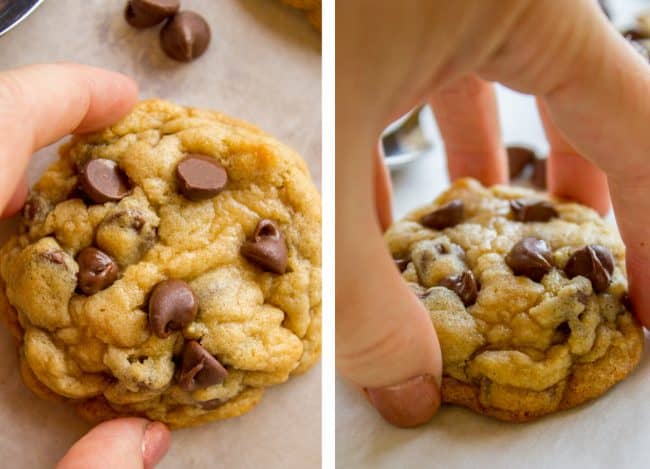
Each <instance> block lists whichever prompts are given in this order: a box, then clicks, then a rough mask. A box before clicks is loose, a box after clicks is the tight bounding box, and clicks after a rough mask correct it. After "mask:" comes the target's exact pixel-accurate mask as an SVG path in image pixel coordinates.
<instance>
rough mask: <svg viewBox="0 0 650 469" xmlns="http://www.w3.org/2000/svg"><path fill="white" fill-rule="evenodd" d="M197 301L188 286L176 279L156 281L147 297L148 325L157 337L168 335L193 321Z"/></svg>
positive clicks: (196, 309)
mask: <svg viewBox="0 0 650 469" xmlns="http://www.w3.org/2000/svg"><path fill="white" fill-rule="evenodd" d="M198 310H199V302H198V300H197V299H196V295H195V294H194V291H193V290H192V288H190V286H189V285H188V284H187V283H185V282H183V281H182V280H178V279H171V280H163V281H162V282H160V283H158V284H157V285H156V286H155V287H154V289H153V291H152V292H151V297H150V298H149V327H150V328H151V330H152V332H153V333H154V334H156V335H157V336H158V337H162V338H165V337H169V335H170V334H171V333H172V331H176V330H180V329H182V328H184V327H185V326H187V325H188V324H190V323H191V322H192V321H194V318H195V317H196V313H197V312H198Z"/></svg>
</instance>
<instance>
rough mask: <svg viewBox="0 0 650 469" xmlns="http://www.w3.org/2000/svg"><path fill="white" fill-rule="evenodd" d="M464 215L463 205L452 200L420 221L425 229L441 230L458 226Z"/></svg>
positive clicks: (460, 201) (458, 201) (459, 201)
mask: <svg viewBox="0 0 650 469" xmlns="http://www.w3.org/2000/svg"><path fill="white" fill-rule="evenodd" d="M464 213H465V204H463V201H462V200H452V201H451V202H449V203H446V204H444V205H442V206H441V207H439V208H438V209H436V210H434V211H433V212H431V213H429V214H427V215H425V216H423V217H422V219H421V220H420V223H422V224H423V225H424V226H426V227H427V228H433V229H434V230H443V229H445V228H450V227H452V226H455V225H457V224H459V223H460V222H461V221H463V215H464Z"/></svg>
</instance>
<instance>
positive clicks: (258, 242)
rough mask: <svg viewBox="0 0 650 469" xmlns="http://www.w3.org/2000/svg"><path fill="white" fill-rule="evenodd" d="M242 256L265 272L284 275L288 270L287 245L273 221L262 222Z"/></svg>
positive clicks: (265, 220)
mask: <svg viewBox="0 0 650 469" xmlns="http://www.w3.org/2000/svg"><path fill="white" fill-rule="evenodd" d="M241 254H242V256H244V257H245V258H246V259H248V260H249V261H250V262H252V263H254V264H257V265H258V266H260V267H261V268H262V269H264V270H268V271H271V272H274V273H276V274H283V273H285V272H286V270H287V257H288V254H287V244H286V242H285V240H284V236H283V234H282V232H281V231H280V227H279V226H278V225H277V224H276V223H275V222H274V221H273V220H268V219H263V220H260V222H259V223H258V224H257V227H256V228H255V233H254V234H253V239H252V240H250V241H245V242H244V244H243V245H242V247H241Z"/></svg>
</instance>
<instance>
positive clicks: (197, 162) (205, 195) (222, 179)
mask: <svg viewBox="0 0 650 469" xmlns="http://www.w3.org/2000/svg"><path fill="white" fill-rule="evenodd" d="M176 180H177V182H178V190H179V192H180V193H181V194H183V196H184V197H186V198H188V199H190V200H194V201H198V200H205V199H209V198H211V197H214V196H215V195H217V194H218V193H219V192H221V191H222V190H223V188H224V187H226V183H227V182H228V173H227V172H226V169H225V168H224V167H223V166H221V165H220V164H219V163H218V162H217V160H215V159H214V158H212V157H210V156H207V155H199V154H196V153H193V154H190V155H188V156H186V157H185V158H183V159H182V160H181V161H180V162H179V163H178V165H177V166H176Z"/></svg>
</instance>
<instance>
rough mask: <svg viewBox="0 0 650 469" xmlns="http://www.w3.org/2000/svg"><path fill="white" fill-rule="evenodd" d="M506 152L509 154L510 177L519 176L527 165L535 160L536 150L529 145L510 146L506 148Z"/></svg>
mask: <svg viewBox="0 0 650 469" xmlns="http://www.w3.org/2000/svg"><path fill="white" fill-rule="evenodd" d="M506 153H507V154H508V168H509V171H510V179H514V178H516V177H517V176H519V175H520V174H521V172H522V171H523V170H524V168H525V167H526V166H527V165H529V164H530V163H532V162H533V161H535V152H534V151H533V150H532V149H530V148H528V147H521V146H517V145H513V146H509V147H507V148H506Z"/></svg>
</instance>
